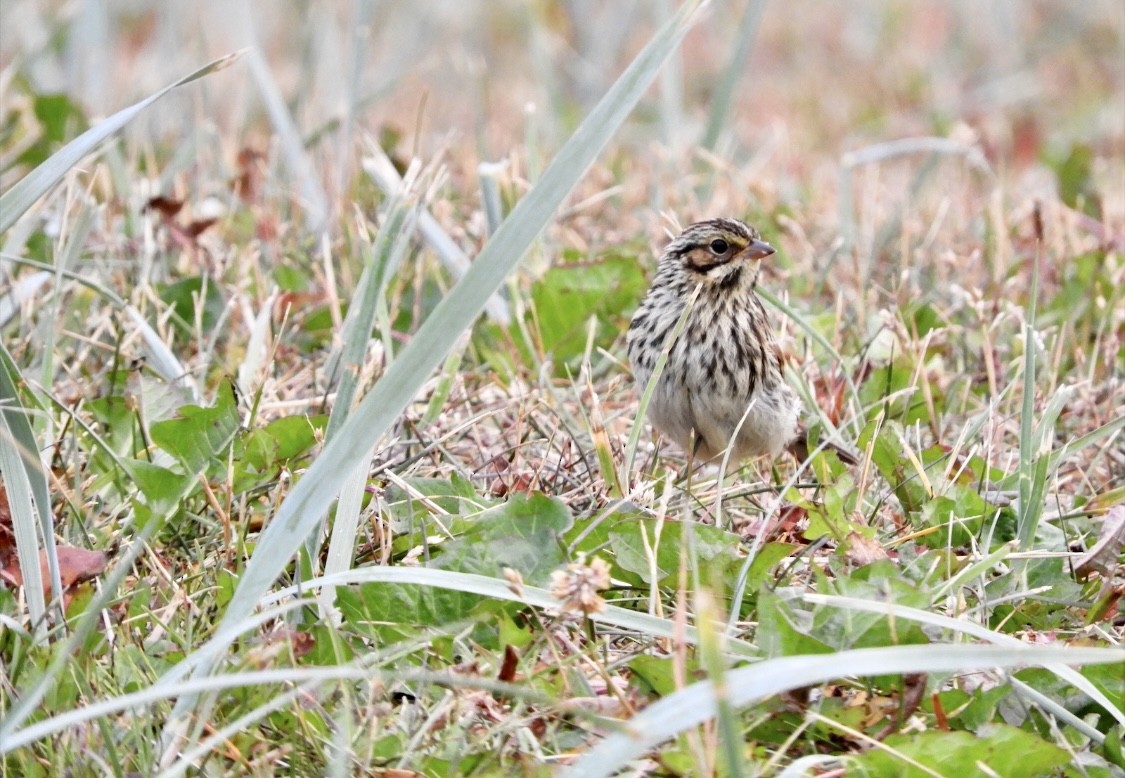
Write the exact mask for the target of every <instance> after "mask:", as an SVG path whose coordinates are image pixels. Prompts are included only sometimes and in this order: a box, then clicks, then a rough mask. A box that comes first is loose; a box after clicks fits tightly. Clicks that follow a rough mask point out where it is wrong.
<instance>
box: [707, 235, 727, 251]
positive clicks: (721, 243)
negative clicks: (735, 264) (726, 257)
mask: <svg viewBox="0 0 1125 778" xmlns="http://www.w3.org/2000/svg"><path fill="white" fill-rule="evenodd" d="M729 248H730V245H729V244H728V243H727V242H726V241H725V240H723V239H722V238H715V240H713V241H711V252H712V253H713V254H726V253H727V249H729Z"/></svg>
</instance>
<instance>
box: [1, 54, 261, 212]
mask: <svg viewBox="0 0 1125 778" xmlns="http://www.w3.org/2000/svg"><path fill="white" fill-rule="evenodd" d="M240 56H242V53H241V52H236V53H234V54H227V55H226V56H225V57H219V58H218V59H217V60H214V61H213V62H210V63H208V64H207V65H204V66H203V67H201V68H200V69H199V70H197V71H195V72H194V73H192V74H190V75H188V76H185V77H183V78H181V79H180V80H179V81H177V82H176V83H174V84H171V85H169V86H166V87H164V88H163V89H161V90H160V91H159V92H156V93H154V94H151V95H149V96H148V97H146V98H145V99H144V100H141V101H140V102H139V103H134V104H133V105H131V106H129V107H128V108H123V109H121V110H120V111H118V112H117V113H115V114H114V115H113V116H110V117H109V118H108V119H106V120H105V121H103V122H99V123H98V124H97V125H96V126H94V127H91V128H90V129H88V130H86V132H84V133H82V134H81V135H79V136H78V137H77V138H75V139H74V140H72V141H71V142H70V143H68V144H66V145H65V146H63V147H62V148H61V149H59V150H58V151H56V152H55V153H54V154H52V155H51V156H50V157H49V158H48V159H46V160H44V161H43V163H42V164H40V165H39V166H38V167H36V168H35V169H34V170H32V171H31V172H30V173H28V174H27V175H26V176H24V177H23V178H22V179H20V181H18V182H17V183H16V185H15V186H13V187H12V188H11V189H9V190H8V191H7V192H5V193H4V194H3V195H0V232H4V231H5V230H7V229H8V228H9V227H11V226H12V225H13V224H15V223H16V220H17V219H19V218H20V217H21V216H23V215H24V214H25V213H26V212H27V210H28V209H29V208H31V206H33V205H35V201H36V200H38V199H39V198H40V197H42V196H43V195H45V194H46V193H47V191H48V190H49V189H50V188H51V187H52V186H54V185H55V184H56V183H58V182H59V181H60V180H61V179H62V177H63V176H65V175H66V174H67V172H68V171H69V170H70V169H71V168H73V167H74V166H75V165H77V164H78V163H79V162H81V161H82V158H83V157H85V156H86V155H87V154H89V153H91V152H92V151H94V150H95V149H97V147H98V146H99V145H101V143H102V142H103V141H105V140H106V139H108V138H110V137H111V136H113V135H114V134H115V133H116V132H117V131H118V130H120V129H121V128H122V127H124V126H125V125H126V124H128V123H129V122H131V121H132V120H133V119H134V118H136V116H137V115H138V114H139V113H140V112H141V111H143V110H145V109H146V108H148V107H149V106H150V105H152V104H153V103H155V102H156V101H157V100H159V99H160V98H161V97H163V96H164V95H166V94H168V93H169V92H171V91H172V90H173V89H175V88H176V87H179V86H183V85H184V84H189V83H191V82H192V81H195V80H197V79H200V78H203V77H204V76H206V75H209V74H211V73H214V72H215V71H217V70H222V69H223V68H225V67H227V66H228V65H230V64H231V63H232V62H234V61H235V60H236V59H238V58H239V57H240Z"/></svg>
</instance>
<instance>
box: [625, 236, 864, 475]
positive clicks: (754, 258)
mask: <svg viewBox="0 0 1125 778" xmlns="http://www.w3.org/2000/svg"><path fill="white" fill-rule="evenodd" d="M773 253H774V248H773V246H771V245H770V244H768V243H766V242H765V241H763V240H762V236H761V235H760V234H758V231H757V230H756V229H754V228H753V227H750V226H749V225H746V224H743V223H742V222H740V221H738V220H736V219H711V220H710V221H704V222H699V223H697V224H693V225H691V226H690V227H688V228H687V229H686V230H684V231H683V234H681V235H680V236H679V237H678V238H676V239H675V240H673V241H672V242H671V243H669V244H668V246H667V248H665V249H664V253H663V255H661V257H660V262H659V265H658V267H657V271H656V277H655V278H654V279H653V282H652V288H651V289H650V290H649V292H648V294H647V295H645V298H644V300H643V301H642V302H641V306H640V308H638V309H637V312H636V313H635V314H633V321H632V323H630V325H629V333H628V336H627V338H626V342H627V344H628V348H629V361H630V362H631V363H632V366H633V376H634V377H635V379H636V381H637V385H638V387H640V388H641V389H642V390H643V389H644V387H645V386H647V384H648V382H649V379H650V378H651V377H652V373H653V371H654V369H655V368H656V361H657V359H658V358H659V357H660V354H661V351H662V350H663V349H664V346H665V339H666V338H667V337H668V335H669V334H670V333H671V332H672V331H673V330H674V329H675V328H676V325H677V322H678V321H679V319H680V316H681V315H682V314H683V313H684V308H685V306H688V305H689V304H690V305H691V309H690V310H689V311H688V313H687V315H686V319H685V321H684V325H683V330H682V331H681V333H680V335H679V337H677V338H676V340H675V342H674V343H672V346H671V350H670V351H669V354H668V361H667V363H666V364H665V366H664V370H663V372H662V373H661V374H660V378H659V379H658V381H657V384H656V388H655V390H654V391H653V395H652V399H651V400H650V402H649V406H648V413H649V418H650V419H651V421H652V423H653V425H654V426H655V427H656V428H657V429H658V430H660V431H661V432H663V433H664V434H665V435H667V436H668V437H670V438H671V439H672V440H674V441H676V443H678V444H679V445H680V446H682V447H683V448H684V450H686V451H688V452H690V453H691V454H692V455H694V456H695V457H696V458H699V459H702V460H709V459H713V458H714V457H717V456H719V455H721V454H722V453H723V451H724V450H726V448H727V447H728V446H730V447H731V455H732V457H733V458H734V459H735V460H740V459H742V458H744V457H749V456H757V455H759V454H769V455H770V456H774V457H776V456H777V455H778V454H780V453H781V451H782V450H783V449H786V448H788V449H789V450H790V451H791V452H792V453H793V454H794V456H796V457H797V458H798V459H799V460H802V461H803V460H804V459H805V458H806V457H807V455H808V452H807V440H806V435H805V430H804V428H803V427H802V426H801V425H800V422H799V420H800V416H801V411H802V407H801V401H800V399H799V398H798V397H797V394H796V392H794V391H793V389H792V388H791V387H790V386H789V385H788V384H787V383H786V382H785V378H784V376H783V375H782V365H783V364H784V354H783V352H782V350H781V348H780V347H779V346H778V344H777V340H776V339H775V338H774V336H773V332H772V331H771V330H770V325H769V320H768V319H767V317H766V309H765V308H764V307H763V306H762V301H761V300H760V299H758V295H756V294H755V293H754V288H755V287H756V286H757V284H758V271H759V269H760V267H761V260H762V259H764V258H765V257H768V256H769V255H770V254H773ZM697 288H698V291H696V290H697ZM693 298H694V300H693ZM743 416H745V420H743ZM740 422H741V425H742V426H741V428H739V423H740ZM736 429H737V430H738V434H737V437H735V430H736ZM732 437H734V440H733V441H732V440H731V438H732ZM832 448H833V449H834V450H835V451H836V452H837V454H838V455H839V456H840V458H841V459H843V460H844V461H846V462H849V463H854V462H855V459H854V457H852V456H851V455H850V454H848V453H847V452H846V451H842V450H840V449H838V448H836V447H835V446H833V447H832Z"/></svg>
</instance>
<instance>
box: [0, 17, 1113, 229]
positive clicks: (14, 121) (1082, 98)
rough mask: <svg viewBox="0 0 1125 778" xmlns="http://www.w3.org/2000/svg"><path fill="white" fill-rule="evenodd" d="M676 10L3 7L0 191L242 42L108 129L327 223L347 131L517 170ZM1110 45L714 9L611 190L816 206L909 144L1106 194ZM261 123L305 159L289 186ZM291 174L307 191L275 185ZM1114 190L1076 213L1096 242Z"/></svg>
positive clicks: (1028, 23) (1065, 25)
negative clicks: (849, 164)
mask: <svg viewBox="0 0 1125 778" xmlns="http://www.w3.org/2000/svg"><path fill="white" fill-rule="evenodd" d="M676 7H677V4H676V3H674V2H672V0H652V1H649V2H629V1H627V0H621V1H620V2H614V3H603V2H598V1H597V0H568V1H567V2H515V1H513V0H503V1H501V2H463V1H462V0H435V1H434V2H426V3H415V2H402V1H401V0H358V1H357V2H324V1H318V2H273V3H269V4H256V3H250V2H246V0H234V1H233V2H232V1H231V0H199V1H198V2H192V3H162V2H151V1H150V2H145V1H143V0H116V1H113V0H88V1H87V2H50V1H49V0H3V2H2V3H0V100H2V115H3V135H2V149H3V160H2V168H3V178H2V179H0V182H2V183H3V184H4V185H5V186H8V185H10V184H11V183H12V181H13V180H15V178H17V177H18V176H20V175H22V174H23V173H24V172H26V170H27V168H28V165H30V164H32V163H34V162H35V161H37V160H39V159H42V158H43V157H44V156H45V155H46V154H48V153H49V152H50V151H51V150H52V149H54V148H57V146H58V145H59V143H60V142H61V141H62V139H63V138H65V137H70V136H71V135H73V132H74V131H75V130H76V129H79V128H80V127H81V126H84V125H85V124H86V123H88V122H93V121H96V120H97V119H98V118H99V117H104V116H106V115H108V114H110V113H112V112H113V111H115V110H118V109H120V108H122V107H124V106H126V105H128V104H130V103H132V102H134V101H136V100H138V99H140V98H142V97H144V96H146V95H148V94H151V93H152V92H154V91H155V90H157V89H159V88H160V87H162V86H165V85H167V84H169V83H171V82H173V81H175V80H176V79H178V78H179V77H181V76H183V75H186V74H187V73H189V72H191V71H192V70H194V69H196V68H197V67H199V66H201V65H203V64H204V63H206V62H208V61H210V60H212V59H214V58H216V57H218V56H221V55H223V54H227V53H230V52H233V51H236V50H240V49H244V48H249V49H251V52H249V53H248V54H247V55H246V56H244V57H243V58H242V59H241V60H240V61H239V62H238V63H236V65H235V66H234V67H232V68H230V69H228V70H227V71H224V72H223V73H221V74H218V75H214V76H211V77H208V78H206V79H203V80H202V81H200V82H197V83H195V84H193V85H191V86H189V87H187V88H184V89H180V90H178V91H177V92H175V93H173V94H171V95H169V96H168V97H166V98H165V99H163V100H162V101H161V102H159V103H158V104H156V105H155V106H154V107H153V108H152V109H150V110H149V111H147V112H146V113H145V114H144V115H143V116H142V117H141V118H140V120H138V121H136V122H134V123H133V124H132V125H130V127H129V128H128V133H129V137H130V138H131V139H134V140H137V141H139V142H140V143H141V144H142V145H143V146H145V147H148V148H151V149H152V150H153V154H154V160H153V161H156V160H161V159H162V158H164V157H165V155H167V154H169V153H171V152H169V150H170V149H175V150H177V151H175V152H174V153H175V154H176V155H178V156H179V157H181V159H180V161H179V162H178V163H176V164H175V167H176V168H177V169H178V170H179V171H180V172H181V173H183V172H185V171H187V173H186V174H188V175H190V170H191V169H193V168H212V167H213V166H217V167H219V168H221V169H225V170H227V171H228V172H230V174H231V175H234V173H235V170H236V167H237V160H238V154H239V151H240V150H241V149H244V148H253V149H256V150H259V151H262V152H264V153H266V154H267V155H273V156H274V158H276V160H277V164H275V165H273V164H271V165H270V166H269V169H270V176H271V177H276V181H275V182H274V183H275V184H277V185H279V186H281V187H282V189H285V188H288V187H295V189H294V190H293V193H294V196H295V197H296V198H297V199H298V200H302V199H303V200H304V202H303V203H302V205H303V207H305V208H312V209H324V210H326V211H327V212H329V213H335V214H336V215H339V213H340V209H341V200H340V196H341V195H342V194H345V193H346V192H347V190H348V189H349V188H350V187H351V185H352V183H351V182H352V180H353V175H354V173H355V170H356V165H357V164H358V163H357V160H358V155H357V154H356V143H357V139H358V138H360V137H362V136H364V135H367V136H370V137H374V138H379V139H381V141H382V143H383V145H384V146H385V147H387V151H388V153H392V154H393V155H395V156H396V157H397V158H400V159H406V158H409V157H410V156H412V155H417V156H420V157H421V158H423V159H429V158H432V157H433V156H435V155H437V154H439V153H440V152H442V151H443V150H445V151H447V152H448V154H449V162H450V166H451V168H452V170H453V172H454V174H455V176H456V175H464V176H468V177H470V178H471V177H473V176H474V175H475V173H474V169H475V165H476V163H478V162H480V161H496V160H503V159H506V158H508V157H509V156H511V155H513V152H516V156H517V157H518V158H519V162H520V164H521V165H523V166H524V167H523V169H522V170H521V171H520V173H521V175H523V176H526V177H528V178H529V179H533V178H534V175H535V172H536V171H537V169H538V168H539V167H540V166H542V165H543V164H544V163H545V161H547V160H549V157H550V154H551V152H552V150H553V149H555V148H557V146H558V145H559V144H560V143H561V141H562V140H563V139H565V138H566V137H567V136H568V135H569V133H570V132H572V131H573V129H574V127H575V126H577V123H578V122H579V120H580V119H581V117H582V116H583V115H584V113H585V112H586V111H587V110H588V109H589V108H590V106H591V105H592V104H593V103H594V102H595V101H596V100H597V99H598V98H599V97H600V95H601V94H602V93H603V92H604V90H605V89H606V88H607V87H608V85H609V84H610V83H612V81H613V80H614V78H615V77H616V76H617V75H618V74H619V73H620V71H621V70H622V68H623V67H624V66H625V65H626V64H627V63H628V62H629V60H630V58H631V57H632V56H634V54H635V53H636V52H637V50H638V49H639V47H640V46H642V45H643V43H644V42H645V41H646V40H647V39H648V36H649V35H650V34H651V32H652V31H653V29H654V28H655V26H656V25H658V24H659V23H660V22H661V21H662V20H664V19H666V18H668V17H669V16H670V15H671V14H672V13H673V12H674V10H675V8H676ZM1123 31H1125V6H1123V5H1122V4H1121V3H1120V2H1119V1H1118V0H1093V1H1092V2H1083V3H1067V2H1047V1H1033V0H1023V1H1021V2H1009V1H1008V0H988V1H984V2H977V1H976V0H961V1H960V2H947V1H945V0H941V1H937V0H935V1H932V2H916V1H914V0H911V1H909V2H908V1H906V0H902V1H895V0H862V1H860V2H851V3H847V4H824V3H821V2H817V0H792V1H787V2H785V3H780V2H773V3H771V2H750V3H742V2H725V1H723V0H716V2H713V3H711V4H710V6H709V7H708V8H707V9H706V11H705V16H704V18H703V20H702V21H701V22H700V23H699V24H698V25H697V26H696V27H695V28H694V30H693V31H692V32H691V33H690V35H689V37H688V39H687V41H686V43H685V45H684V46H683V48H682V49H681V51H680V53H679V55H678V56H677V58H676V61H675V62H674V64H673V65H672V66H671V67H669V68H667V69H666V70H665V72H664V73H663V75H662V78H661V81H660V83H659V84H658V85H656V86H654V87H653V89H652V90H650V95H649V98H648V99H647V100H646V101H645V103H643V104H642V107H641V108H640V109H639V110H638V111H636V112H635V114H634V116H633V117H632V120H631V122H630V124H629V125H628V129H627V131H626V132H625V133H623V134H622V135H620V136H619V137H618V139H617V143H619V144H621V145H622V146H628V147H629V148H630V149H631V153H630V160H631V161H630V162H629V163H628V165H627V166H626V167H619V168H618V169H617V170H616V171H614V173H613V177H614V178H615V180H614V181H613V183H614V184H616V185H618V186H621V187H624V190H623V194H624V196H625V197H627V198H629V199H631V200H634V201H636V202H638V204H644V205H645V206H647V207H649V208H655V209H660V208H664V207H669V206H671V207H686V209H687V210H688V211H695V210H704V209H707V208H708V207H709V206H710V207H729V206H730V205H731V203H728V202H725V201H719V202H715V203H709V202H707V201H706V198H704V201H703V202H698V201H696V202H689V203H686V204H680V203H677V200H678V199H679V197H678V195H677V194H676V187H677V184H679V183H681V182H683V181H684V176H685V175H689V174H690V173H692V172H693V171H694V170H696V169H697V168H695V167H692V165H694V164H696V163H697V162H698V160H699V158H700V157H701V156H703V157H706V156H707V155H712V157H713V158H712V159H711V161H710V162H709V163H707V164H708V165H709V166H710V167H722V166H725V165H729V166H731V167H734V168H738V170H739V172H740V180H741V181H742V183H743V184H744V185H745V186H746V187H749V188H751V189H756V190H757V189H760V190H762V191H759V192H756V195H757V196H759V197H765V198H766V199H767V200H770V199H773V198H780V199H781V200H794V199H795V200H804V199H807V198H808V197H809V196H810V195H812V196H813V197H814V198H815V196H816V195H817V194H820V193H822V192H823V193H827V194H828V196H829V197H830V198H832V200H833V201H834V200H835V197H836V194H835V192H834V190H835V188H836V187H837V186H838V185H839V181H840V176H839V172H840V168H841V161H842V160H845V155H846V154H847V153H849V152H854V151H856V150H860V149H863V148H865V147H868V146H871V145H874V144H879V143H884V142H887V141H891V140H896V139H901V138H909V137H919V136H935V137H942V138H952V139H953V140H954V141H956V142H959V143H964V144H967V145H970V146H973V147H974V148H976V149H978V150H979V151H980V152H981V153H982V154H983V155H984V158H985V160H986V162H987V165H988V167H989V168H990V169H991V170H992V171H993V172H994V173H996V174H997V175H999V176H1001V177H1002V178H1003V179H1004V180H1007V181H1009V182H1010V183H1011V185H1012V186H1015V187H1018V188H1019V189H1020V190H1021V191H1025V192H1026V193H1029V194H1036V193H1039V194H1044V193H1047V194H1049V193H1051V192H1052V190H1053V189H1056V188H1062V189H1064V190H1066V191H1064V192H1063V197H1064V200H1066V199H1069V200H1070V201H1071V204H1074V203H1075V199H1076V198H1078V197H1081V196H1082V195H1083V194H1086V195H1088V196H1094V195H1093V193H1095V192H1100V193H1103V194H1102V195H1101V197H1102V198H1104V197H1105V196H1106V195H1105V194H1104V193H1105V192H1107V191H1112V192H1117V193H1120V192H1121V190H1122V189H1123V188H1125V184H1123V183H1122V179H1123V178H1125V172H1123V170H1125V168H1123V164H1122V159H1123V146H1125V54H1123V46H1125V32H1123ZM286 133H290V134H292V133H295V134H296V137H297V138H299V139H300V143H301V146H302V148H303V149H304V151H305V152H306V153H307V154H308V163H309V167H308V168H307V169H306V170H305V171H304V172H303V173H302V172H300V171H298V170H295V169H294V168H297V167H299V166H300V164H301V163H299V162H297V161H295V160H294V159H293V157H292V156H286V154H285V152H284V143H285V134H286ZM279 135H280V136H281V139H280V143H281V144H282V151H281V152H280V153H279V147H278V143H279V140H278V137H279ZM185 144H186V145H185ZM638 152H639V153H638ZM189 161H190V164H188V162H189ZM161 164H167V163H161ZM623 164H625V163H623ZM637 168H639V169H637ZM1078 168H1080V170H1078V172H1075V170H1076V169H1078ZM154 172H155V171H154ZM301 175H306V176H311V177H312V178H313V180H314V181H312V182H310V181H306V182H304V183H303V184H299V185H294V184H292V183H285V182H292V181H293V179H294V177H297V178H299V177H300V176H301ZM1068 176H1069V177H1068ZM461 185H464V186H465V190H472V189H475V185H474V183H473V182H472V181H471V180H470V181H463V182H461V183H460V184H457V183H455V186H461ZM1068 187H1069V189H1068ZM1083 189H1085V190H1088V191H1085V192H1083V191H1081V190H1083ZM314 193H315V194H314ZM695 194H696V195H698V191H696V192H695ZM1114 199H1115V200H1116V202H1113V203H1107V204H1103V203H1101V202H1099V203H1097V204H1096V207H1092V206H1090V204H1089V203H1086V204H1085V205H1079V206H1078V207H1079V208H1081V209H1083V210H1087V211H1088V212H1089V213H1090V215H1091V216H1094V217H1096V218H1098V219H1103V220H1105V219H1108V221H1109V222H1111V223H1113V224H1115V225H1117V227H1116V229H1117V230H1118V231H1120V223H1121V211H1122V204H1121V197H1116V198H1114ZM317 200H319V202H314V201H317ZM767 205H768V203H767ZM1105 207H1108V209H1109V210H1108V212H1106V213H1102V210H1103V208H1105ZM836 210H837V209H836V208H835V207H833V208H832V209H830V211H829V212H826V213H825V214H824V216H825V218H830V212H835V211H836ZM690 215H698V214H690ZM628 216H629V215H628V214H625V215H623V216H622V218H625V219H626V220H627V219H628ZM826 226H829V225H826Z"/></svg>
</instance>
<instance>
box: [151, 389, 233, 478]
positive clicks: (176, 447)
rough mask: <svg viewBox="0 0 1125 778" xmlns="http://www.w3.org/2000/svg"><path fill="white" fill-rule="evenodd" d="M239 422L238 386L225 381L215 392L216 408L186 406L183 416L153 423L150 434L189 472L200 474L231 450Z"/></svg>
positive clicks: (180, 412) (181, 410)
mask: <svg viewBox="0 0 1125 778" xmlns="http://www.w3.org/2000/svg"><path fill="white" fill-rule="evenodd" d="M239 421H240V420H239V417H238V403H237V401H236V400H235V395H234V387H232V386H231V385H230V384H229V383H225V384H223V385H222V386H220V387H219V390H218V391H217V392H216V393H215V406H214V407H213V408H200V407H199V406H197V405H184V406H182V407H181V408H180V411H179V418H176V419H169V420H168V421H161V422H157V423H156V424H153V425H152V429H151V430H150V435H151V436H152V440H153V442H154V443H156V445H158V446H160V447H161V448H162V449H164V450H165V451H167V452H168V453H169V454H171V455H172V456H174V457H175V458H176V459H178V460H179V461H180V462H181V463H182V464H183V466H184V471H185V472H186V473H188V474H191V475H197V474H199V473H203V472H206V471H207V468H208V466H209V465H212V464H215V463H216V461H217V459H216V458H217V457H218V456H219V455H220V454H221V453H223V452H224V451H226V450H227V448H228V447H229V446H230V444H231V442H232V441H233V440H234V435H235V433H236V432H237V431H238V425H239ZM224 464H225V463H224Z"/></svg>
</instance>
